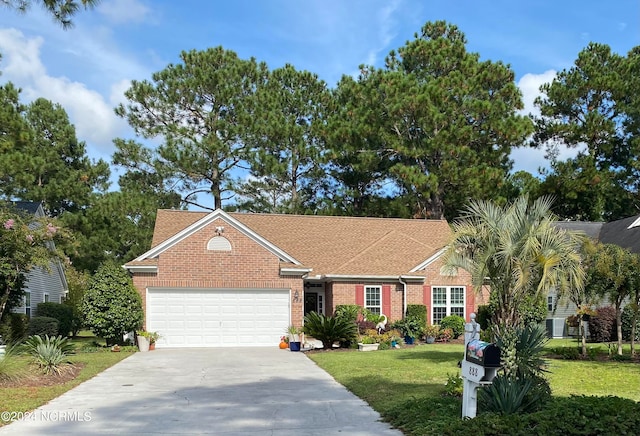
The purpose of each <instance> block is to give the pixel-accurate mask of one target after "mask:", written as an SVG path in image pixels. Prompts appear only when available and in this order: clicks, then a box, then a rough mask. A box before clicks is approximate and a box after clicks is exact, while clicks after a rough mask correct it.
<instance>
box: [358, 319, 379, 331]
mask: <svg viewBox="0 0 640 436" xmlns="http://www.w3.org/2000/svg"><path fill="white" fill-rule="evenodd" d="M356 327H357V333H359V334H363V333H364V332H365V331H367V330H375V328H376V323H375V322H372V321H365V320H360V321H358V322H356Z"/></svg>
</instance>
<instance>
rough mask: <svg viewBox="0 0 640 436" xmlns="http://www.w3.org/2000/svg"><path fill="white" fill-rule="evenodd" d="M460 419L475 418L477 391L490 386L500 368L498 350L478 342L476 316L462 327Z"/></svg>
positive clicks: (491, 345) (495, 347)
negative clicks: (462, 353) (462, 355)
mask: <svg viewBox="0 0 640 436" xmlns="http://www.w3.org/2000/svg"><path fill="white" fill-rule="evenodd" d="M461 368H462V371H461V372H462V379H463V381H464V382H463V386H462V388H463V390H462V417H463V418H466V417H468V418H475V416H476V413H477V408H478V397H477V391H478V388H479V387H481V386H486V385H490V384H491V382H492V380H493V379H494V378H495V376H496V373H497V372H498V368H500V349H499V348H498V347H497V346H495V345H494V344H490V343H487V342H483V341H481V340H480V325H479V324H478V323H477V322H476V314H475V313H472V314H471V322H469V323H466V324H465V327H464V359H463V360H462V365H461Z"/></svg>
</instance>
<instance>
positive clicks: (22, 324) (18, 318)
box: [0, 313, 29, 344]
mask: <svg viewBox="0 0 640 436" xmlns="http://www.w3.org/2000/svg"><path fill="white" fill-rule="evenodd" d="M28 328H29V317H27V315H25V314H24V313H5V314H4V315H3V317H2V321H1V322H0V336H1V337H2V340H3V341H4V343H6V344H17V343H19V342H22V340H23V339H24V338H26V337H27V329H28Z"/></svg>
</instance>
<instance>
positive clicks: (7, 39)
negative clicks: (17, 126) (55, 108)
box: [0, 29, 128, 159]
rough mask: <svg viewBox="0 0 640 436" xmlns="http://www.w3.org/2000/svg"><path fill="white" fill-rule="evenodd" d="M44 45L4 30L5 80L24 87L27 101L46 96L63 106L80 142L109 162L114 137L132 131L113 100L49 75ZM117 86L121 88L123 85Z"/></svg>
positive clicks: (0, 36)
mask: <svg viewBox="0 0 640 436" xmlns="http://www.w3.org/2000/svg"><path fill="white" fill-rule="evenodd" d="M42 44H43V39H42V38H39V37H38V38H27V37H25V36H24V35H23V34H22V32H20V31H17V30H15V29H0V52H2V53H3V56H4V57H3V68H2V70H3V73H4V76H3V79H6V80H10V81H12V82H13V83H14V84H16V85H17V86H19V87H20V88H22V98H21V99H22V101H23V102H29V101H33V100H35V99H37V98H39V97H43V98H46V99H48V100H51V101H53V102H54V103H59V104H60V105H62V107H64V108H65V110H66V111H67V114H68V115H69V119H70V120H71V122H72V123H73V124H74V125H75V127H76V132H77V136H78V139H80V140H82V141H86V142H87V143H88V144H89V146H92V148H93V150H94V151H95V152H96V153H97V154H98V155H99V157H103V158H107V159H108V158H109V156H110V154H111V151H112V150H113V144H112V140H113V138H115V137H116V136H119V135H121V134H122V133H123V132H125V131H126V130H127V129H128V126H127V124H126V122H125V121H124V120H121V119H120V118H118V117H116V115H115V114H114V112H113V108H112V107H113V106H112V104H113V103H112V102H111V101H109V102H107V101H105V98H104V97H103V96H102V95H101V94H100V93H99V92H97V91H95V90H92V89H90V88H89V87H88V86H87V85H86V84H84V83H80V82H77V81H72V80H70V79H69V78H67V77H64V76H58V77H54V76H51V75H49V74H48V72H47V69H46V68H45V66H44V65H43V63H42V61H41V58H40V56H41V55H40V48H41V46H42ZM114 86H115V87H116V89H117V88H118V87H121V86H123V85H122V83H118V84H115V85H114ZM114 95H115V94H112V98H114V99H115V97H114ZM116 100H118V101H119V98H118V99H116Z"/></svg>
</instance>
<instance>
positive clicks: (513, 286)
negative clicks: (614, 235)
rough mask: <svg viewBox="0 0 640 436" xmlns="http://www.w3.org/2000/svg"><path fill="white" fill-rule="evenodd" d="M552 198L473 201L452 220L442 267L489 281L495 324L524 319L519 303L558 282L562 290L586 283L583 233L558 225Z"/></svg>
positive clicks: (476, 283)
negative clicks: (582, 257)
mask: <svg viewBox="0 0 640 436" xmlns="http://www.w3.org/2000/svg"><path fill="white" fill-rule="evenodd" d="M551 203H552V201H551V199H550V198H549V197H541V198H538V199H536V200H535V201H533V203H531V204H529V199H528V196H522V197H519V198H517V199H516V200H514V201H513V203H510V204H507V205H505V206H499V205H497V204H495V203H493V202H490V201H472V202H471V203H470V204H469V206H468V207H467V208H466V209H465V211H464V213H463V215H462V216H461V217H460V219H458V220H457V221H455V222H454V223H453V225H452V226H453V239H452V241H451V243H450V244H449V246H448V249H447V251H446V252H445V255H444V265H443V273H445V274H455V273H456V271H457V269H458V268H461V269H463V270H466V271H467V272H469V273H470V274H471V277H472V282H473V285H474V287H475V288H476V289H477V290H479V289H480V288H481V287H482V286H483V285H489V286H490V290H491V294H492V296H491V298H492V301H493V302H495V303H496V310H495V311H494V313H493V318H492V322H493V324H494V325H495V326H507V327H515V326H517V325H519V324H520V314H519V311H518V306H519V305H521V304H522V303H523V302H524V301H525V299H526V297H530V296H534V297H539V296H541V295H544V294H546V293H548V292H549V290H551V289H553V288H555V290H556V292H558V294H559V295H562V294H563V293H564V292H566V291H567V290H569V289H571V288H577V289H580V288H582V287H583V286H584V281H585V272H584V269H583V267H582V260H581V256H580V252H579V250H580V247H581V245H582V244H583V241H584V236H583V235H582V234H580V233H577V232H573V231H569V230H564V229H559V228H557V227H555V226H554V225H553V221H554V220H555V216H554V215H553V214H552V213H551V211H550V207H551Z"/></svg>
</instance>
